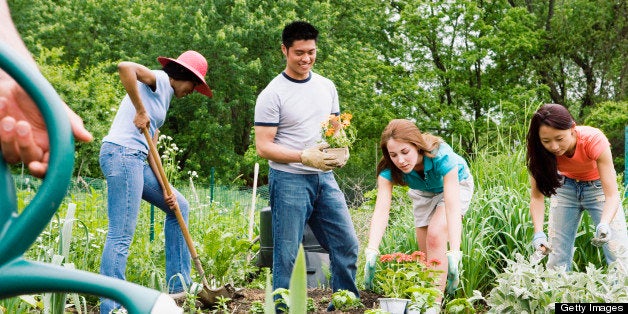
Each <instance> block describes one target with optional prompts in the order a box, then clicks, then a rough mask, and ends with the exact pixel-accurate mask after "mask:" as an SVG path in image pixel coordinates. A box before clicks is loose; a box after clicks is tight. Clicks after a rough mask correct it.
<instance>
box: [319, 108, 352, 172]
mask: <svg viewBox="0 0 628 314" xmlns="http://www.w3.org/2000/svg"><path fill="white" fill-rule="evenodd" d="M352 118H353V115H352V114H350V113H343V114H340V115H339V116H337V115H329V117H328V118H327V120H325V121H323V122H322V123H321V132H322V140H323V141H324V142H326V143H327V144H328V145H329V147H328V148H325V149H324V150H323V151H324V152H326V153H329V154H334V155H336V156H337V157H338V160H340V166H339V167H342V166H344V165H345V164H346V163H347V160H349V148H350V147H351V145H352V144H353V142H355V140H356V138H357V137H356V131H355V128H353V127H352V125H351V119H352Z"/></svg>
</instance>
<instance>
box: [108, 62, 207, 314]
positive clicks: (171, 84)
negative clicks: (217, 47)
mask: <svg viewBox="0 0 628 314" xmlns="http://www.w3.org/2000/svg"><path fill="white" fill-rule="evenodd" d="M157 60H158V61H159V63H161V65H162V66H163V68H162V69H161V70H150V69H148V68H147V67H145V66H143V65H141V64H137V63H134V62H121V63H120V64H118V73H119V74H120V81H122V85H123V86H124V88H125V90H126V92H127V95H126V96H125V97H124V99H122V102H121V104H120V107H119V109H118V112H117V113H116V116H115V118H114V120H113V124H112V125H111V128H110V130H109V133H108V134H107V136H105V137H104V138H103V141H102V146H101V148H100V168H101V169H102V172H103V174H104V175H105V177H106V178H107V214H108V218H109V228H108V231H107V239H106V241H105V247H104V249H103V255H102V262H101V266H100V273H101V274H103V275H107V276H111V277H114V278H119V279H123V280H124V279H125V271H126V263H127V260H128V256H129V246H130V245H131V241H132V239H133V234H134V233H135V226H136V223H137V216H138V213H139V210H140V203H141V201H142V199H144V200H146V201H148V202H149V203H151V204H153V205H155V206H156V207H159V208H160V209H161V210H163V211H164V212H165V213H166V220H165V225H164V233H165V238H166V243H165V254H166V277H167V278H166V280H169V279H170V278H171V277H172V276H175V275H177V274H181V275H182V277H183V280H184V281H185V282H184V283H182V282H181V280H178V279H177V280H173V281H172V282H173V283H174V284H173V285H171V286H170V287H169V289H170V291H169V293H178V292H182V291H183V287H184V284H185V286H189V285H190V283H191V279H190V266H191V263H190V252H189V250H188V248H187V246H186V243H185V238H184V237H183V234H182V232H181V229H180V227H179V224H178V222H177V218H176V215H175V214H174V212H173V211H172V210H170V208H175V204H176V203H178V205H179V210H180V211H181V215H182V216H183V218H184V220H185V223H186V224H187V222H188V211H189V204H188V202H187V200H186V199H185V197H183V195H181V193H179V191H177V190H176V189H175V188H174V187H171V189H172V191H173V194H171V195H170V196H167V197H164V194H163V192H162V189H161V187H160V184H159V181H158V179H157V177H156V175H155V173H154V172H153V170H152V169H151V167H150V166H149V164H148V163H146V160H147V157H148V152H149V146H148V143H147V141H146V137H145V136H144V135H143V133H142V130H143V129H144V128H146V129H148V130H149V133H150V135H151V136H154V135H155V133H156V132H157V130H158V129H159V128H160V127H161V126H162V125H163V124H164V120H165V118H166V113H167V112H168V108H169V107H170V101H171V100H172V98H173V97H177V98H181V97H185V96H187V95H189V94H191V93H193V92H194V91H197V92H199V93H201V94H203V95H206V96H208V97H211V96H212V91H211V89H210V88H209V86H208V85H207V82H206V81H205V74H206V73H207V60H205V58H204V57H203V56H202V55H201V54H200V53H198V52H196V51H192V50H189V51H186V52H184V53H182V54H181V55H180V56H179V57H178V58H177V59H172V58H166V57H159V58H157ZM101 301H102V303H101V306H100V313H109V312H111V311H112V310H115V309H117V308H119V307H120V304H117V303H116V302H114V301H113V300H109V299H102V300H101Z"/></svg>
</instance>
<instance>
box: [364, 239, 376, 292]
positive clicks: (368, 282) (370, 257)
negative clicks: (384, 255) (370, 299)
mask: <svg viewBox="0 0 628 314" xmlns="http://www.w3.org/2000/svg"><path fill="white" fill-rule="evenodd" d="M378 255H379V251H378V250H375V249H371V248H366V249H365V250H364V259H365V262H364V288H365V289H366V290H371V289H373V277H375V264H376V263H377V256H378Z"/></svg>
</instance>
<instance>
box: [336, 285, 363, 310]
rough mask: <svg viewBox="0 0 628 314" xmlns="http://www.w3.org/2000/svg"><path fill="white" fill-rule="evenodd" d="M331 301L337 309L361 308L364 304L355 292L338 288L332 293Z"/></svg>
mask: <svg viewBox="0 0 628 314" xmlns="http://www.w3.org/2000/svg"><path fill="white" fill-rule="evenodd" d="M331 303H332V304H333V305H334V307H335V308H336V310H340V311H343V312H344V311H348V310H353V309H361V308H363V307H364V304H362V302H360V299H359V298H358V297H356V296H355V293H353V292H351V291H349V290H338V291H336V292H334V293H332V295H331Z"/></svg>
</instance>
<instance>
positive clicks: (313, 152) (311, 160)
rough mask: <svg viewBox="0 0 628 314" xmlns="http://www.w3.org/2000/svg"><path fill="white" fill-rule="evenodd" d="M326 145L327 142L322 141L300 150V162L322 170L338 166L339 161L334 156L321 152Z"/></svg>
mask: <svg viewBox="0 0 628 314" xmlns="http://www.w3.org/2000/svg"><path fill="white" fill-rule="evenodd" d="M328 146H329V145H328V144H324V143H323V144H319V145H317V146H312V147H310V148H308V149H306V150H304V151H303V152H301V163H303V164H304V165H306V166H309V167H314V168H318V169H320V170H323V171H329V170H333V169H334V168H336V167H338V166H339V164H340V163H339V161H338V159H337V158H336V156H334V155H332V154H327V153H324V152H323V149H325V148H327V147H328Z"/></svg>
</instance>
